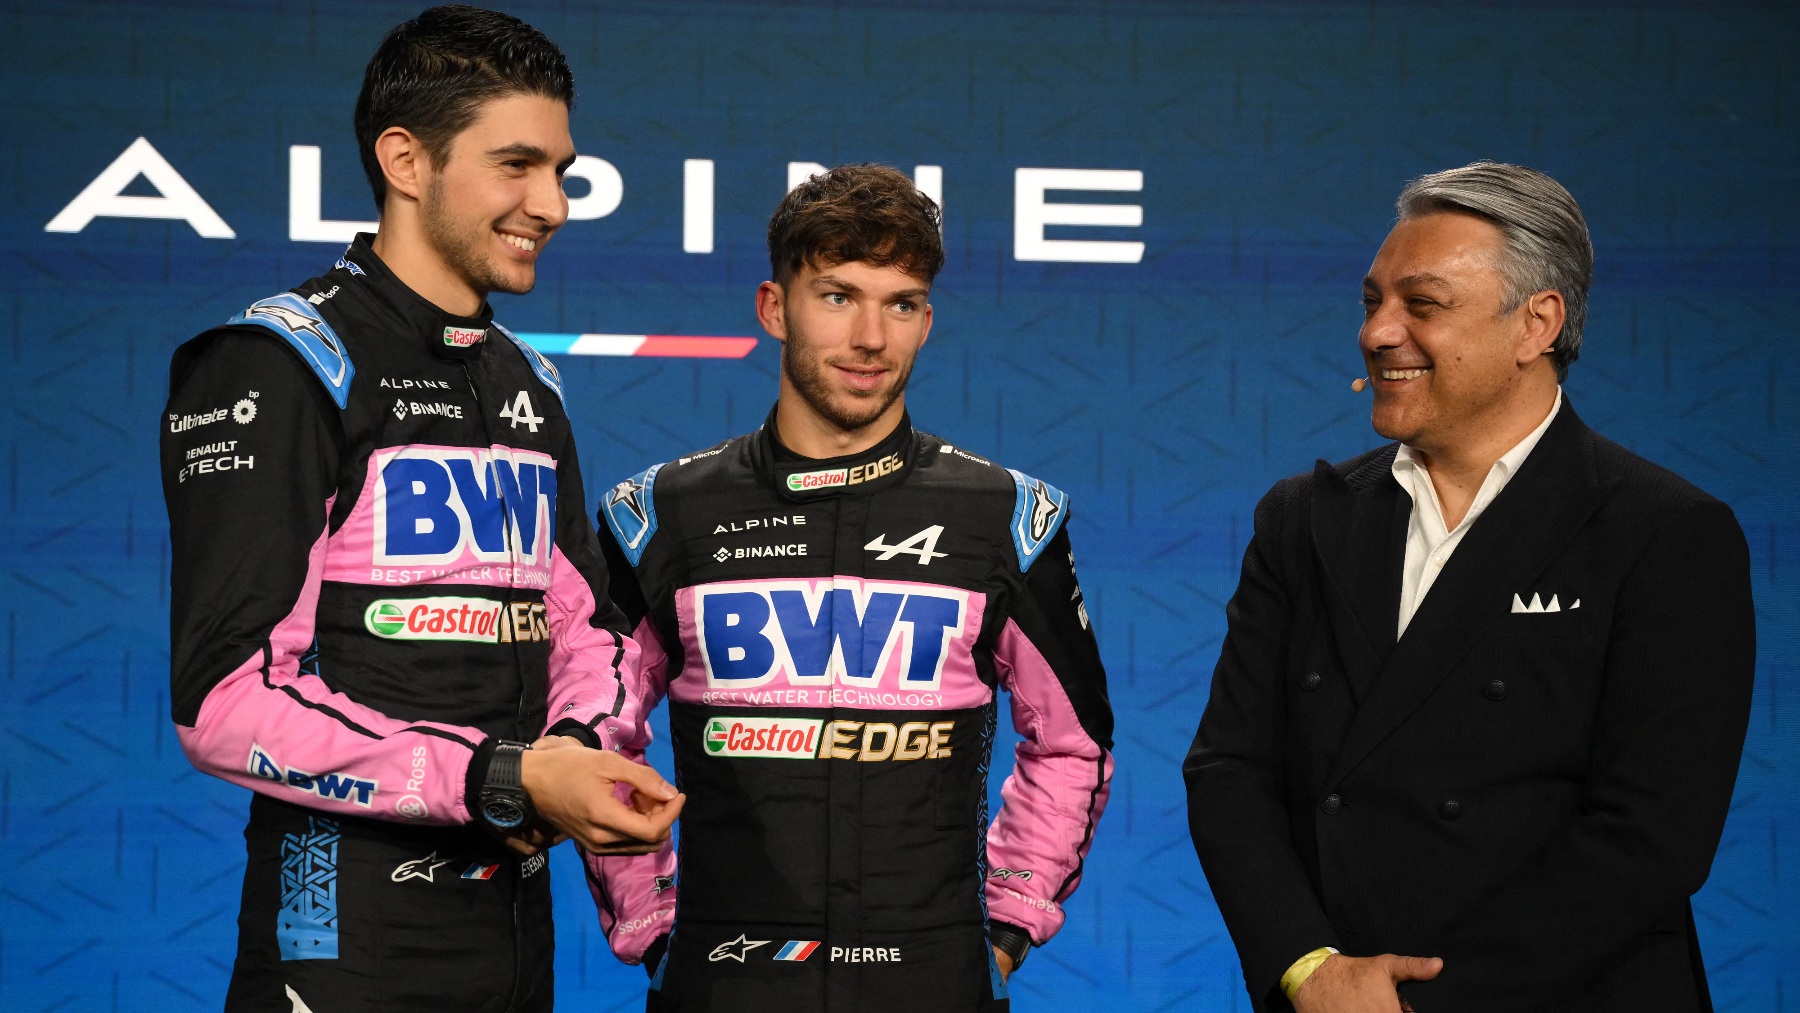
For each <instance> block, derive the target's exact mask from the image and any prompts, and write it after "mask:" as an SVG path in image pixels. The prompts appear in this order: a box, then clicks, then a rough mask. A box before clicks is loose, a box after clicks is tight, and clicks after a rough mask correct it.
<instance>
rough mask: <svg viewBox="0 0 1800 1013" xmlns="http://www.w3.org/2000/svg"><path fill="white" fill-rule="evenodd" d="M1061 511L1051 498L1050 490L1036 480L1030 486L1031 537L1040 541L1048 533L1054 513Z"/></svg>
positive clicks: (1040, 480)
mask: <svg viewBox="0 0 1800 1013" xmlns="http://www.w3.org/2000/svg"><path fill="white" fill-rule="evenodd" d="M1059 509H1061V507H1060V506H1058V504H1057V502H1056V500H1055V499H1054V498H1052V497H1051V495H1050V489H1049V487H1048V486H1046V485H1044V482H1043V480H1042V479H1038V480H1037V481H1035V482H1033V483H1032V485H1031V537H1032V539H1033V540H1034V541H1036V540H1041V539H1042V538H1043V537H1044V536H1045V535H1046V534H1048V533H1049V532H1050V524H1051V522H1052V521H1054V520H1056V512H1057V511H1058V510H1059Z"/></svg>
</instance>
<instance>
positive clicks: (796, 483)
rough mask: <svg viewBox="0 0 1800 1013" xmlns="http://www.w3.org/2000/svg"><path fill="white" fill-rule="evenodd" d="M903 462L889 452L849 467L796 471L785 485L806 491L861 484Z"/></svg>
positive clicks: (898, 466)
mask: <svg viewBox="0 0 1800 1013" xmlns="http://www.w3.org/2000/svg"><path fill="white" fill-rule="evenodd" d="M905 464H906V462H905V461H904V460H902V459H901V457H900V455H899V454H889V455H887V456H886V457H882V458H878V459H876V460H873V461H870V462H868V463H867V464H858V465H855V466H854V467H849V468H827V469H825V470H823V471H798V472H795V473H794V474H792V475H789V476H788V478H787V487H788V488H789V489H792V490H793V491H795V492H807V491H809V490H812V489H835V488H837V487H838V486H845V485H861V484H862V483H864V482H871V481H874V480H875V479H878V478H880V477H881V476H883V475H892V474H893V473H894V472H896V471H899V470H900V469H901V468H902V467H903V466H904V465H905Z"/></svg>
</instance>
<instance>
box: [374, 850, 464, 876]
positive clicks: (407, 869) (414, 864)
mask: <svg viewBox="0 0 1800 1013" xmlns="http://www.w3.org/2000/svg"><path fill="white" fill-rule="evenodd" d="M449 864H450V860H449V859H448V858H439V857H438V856H437V852H435V851H433V852H432V853H431V854H429V855H426V856H425V857H424V858H415V859H413V860H412V861H410V862H401V863H400V864H399V865H397V866H395V867H394V871H393V872H390V873H388V878H389V879H391V880H393V881H394V882H396V883H404V882H406V881H407V880H409V879H422V880H424V881H425V882H427V883H435V882H437V879H436V878H435V877H436V875H437V871H438V870H439V869H441V868H443V867H444V866H446V865H449Z"/></svg>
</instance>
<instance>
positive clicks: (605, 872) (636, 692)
mask: <svg viewBox="0 0 1800 1013" xmlns="http://www.w3.org/2000/svg"><path fill="white" fill-rule="evenodd" d="M626 642H627V643H633V642H635V643H637V644H640V645H642V650H643V653H642V654H641V655H640V656H639V657H638V659H637V661H638V663H637V664H636V665H635V666H631V667H627V668H626V669H624V673H625V677H626V679H627V680H628V683H629V684H628V686H627V692H626V694H625V705H624V708H623V710H622V712H621V713H620V715H619V717H618V718H617V719H616V720H617V721H618V724H619V727H620V729H621V733H620V746H619V753H620V755H622V756H624V757H625V758H626V759H628V760H632V761H634V762H637V763H642V762H643V761H644V750H645V748H646V747H648V746H649V745H650V712H651V711H653V710H655V709H656V705H657V704H658V703H660V702H661V701H662V698H663V694H664V693H666V692H667V691H668V686H669V655H668V653H667V652H666V651H664V650H663V646H662V641H661V640H660V639H659V638H658V637H657V635H656V629H655V628H654V627H653V626H651V624H650V620H649V618H648V617H646V618H645V619H644V621H643V622H641V623H639V624H638V628H637V630H636V631H635V632H634V633H633V635H632V637H631V638H630V639H629V640H627V641H626ZM619 791H620V795H621V798H625V797H629V791H630V789H629V786H625V785H621V786H620V788H619ZM582 861H583V862H585V863H586V864H587V873H588V890H589V892H591V893H592V894H593V895H594V906H595V907H596V908H598V909H599V912H600V928H601V929H602V930H603V931H604V932H605V933H606V939H607V942H608V943H609V944H611V946H612V950H613V953H614V954H616V955H617V956H618V958H619V959H620V960H623V961H624V962H625V963H627V964H637V963H642V962H643V959H644V951H645V950H647V949H649V947H650V944H651V943H653V942H655V941H656V937H658V936H660V935H664V934H666V933H667V932H668V931H669V930H670V928H671V927H672V926H673V925H674V924H675V838H674V837H673V836H672V835H671V836H670V838H669V839H668V840H667V841H665V842H663V847H662V850H661V851H658V852H656V853H655V854H650V855H612V856H606V857H601V856H597V855H588V854H583V856H582Z"/></svg>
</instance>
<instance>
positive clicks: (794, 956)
mask: <svg viewBox="0 0 1800 1013" xmlns="http://www.w3.org/2000/svg"><path fill="white" fill-rule="evenodd" d="M818 948H819V941H818V940H817V939H790V940H788V943H787V945H786V946H783V947H782V948H781V952H779V953H777V954H775V959H776V960H805V959H806V958H807V957H810V956H812V952H813V951H814V950H816V949H818Z"/></svg>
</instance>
